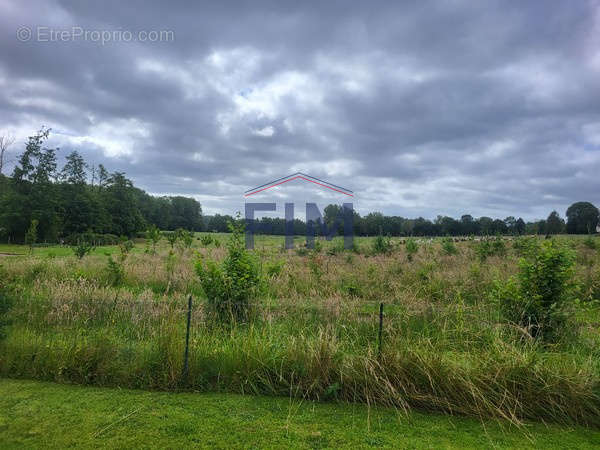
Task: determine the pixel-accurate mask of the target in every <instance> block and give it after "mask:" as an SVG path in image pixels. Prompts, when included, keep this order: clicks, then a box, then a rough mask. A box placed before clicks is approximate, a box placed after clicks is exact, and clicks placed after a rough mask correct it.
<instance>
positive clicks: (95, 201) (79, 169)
mask: <svg viewBox="0 0 600 450" xmlns="http://www.w3.org/2000/svg"><path fill="white" fill-rule="evenodd" d="M49 131H50V130H49V129H46V130H41V131H40V132H38V133H37V134H36V135H34V136H31V137H29V139H28V142H27V144H26V146H25V150H24V151H23V153H22V154H21V155H20V156H19V157H18V159H17V162H16V165H15V168H14V170H13V172H12V175H11V176H4V175H2V173H0V239H1V240H3V241H5V242H6V241H9V242H24V240H25V237H26V234H27V231H28V230H29V229H30V227H31V225H32V223H35V224H36V233H37V240H38V242H60V241H61V240H63V239H65V238H67V237H68V236H71V235H75V234H78V233H97V234H112V235H116V236H133V235H135V234H136V233H137V232H140V231H144V230H146V229H147V227H148V226H150V225H155V226H157V227H158V228H160V229H162V230H174V229H177V228H183V229H187V230H190V231H200V230H201V229H202V209H201V206H200V203H198V201H196V200H195V199H193V198H187V197H179V196H175V197H154V196H151V195H149V194H147V193H146V192H144V191H143V190H141V189H139V188H136V187H135V186H134V185H133V183H132V181H131V180H129V179H128V178H127V177H126V176H125V174H124V173H122V172H113V173H109V172H108V171H107V170H106V168H105V167H104V166H103V165H101V164H100V165H98V167H97V168H96V167H90V165H89V164H88V163H87V162H86V161H85V160H84V159H83V157H82V156H81V155H80V154H79V153H78V152H76V151H74V152H72V153H70V154H69V155H68V156H67V157H66V163H65V164H64V166H63V167H62V168H61V169H59V168H58V163H57V157H56V154H57V151H58V149H56V148H46V147H45V146H44V142H45V141H46V139H47V138H48V135H49Z"/></svg>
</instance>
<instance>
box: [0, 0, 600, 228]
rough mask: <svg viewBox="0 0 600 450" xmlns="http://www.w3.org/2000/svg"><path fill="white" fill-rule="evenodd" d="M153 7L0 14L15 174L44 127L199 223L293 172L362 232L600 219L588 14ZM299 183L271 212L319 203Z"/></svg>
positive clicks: (15, 3)
mask: <svg viewBox="0 0 600 450" xmlns="http://www.w3.org/2000/svg"><path fill="white" fill-rule="evenodd" d="M156 3H157V5H156V6H151V5H150V2H146V1H135V0H134V1H127V2H124V1H107V0H103V1H101V2H99V1H94V2H92V1H87V2H84V1H80V0H70V1H67V0H63V1H59V0H56V1H44V2H36V1H22V0H2V1H0V130H3V131H4V132H5V133H7V132H9V133H12V134H13V135H15V136H16V138H17V139H16V143H15V145H14V146H13V148H12V150H13V155H12V157H13V158H14V156H15V154H16V153H17V152H19V151H22V148H23V142H24V141H25V139H26V136H28V135H30V134H32V133H33V132H35V131H36V130H37V129H39V128H40V127H41V126H42V125H44V126H47V127H51V128H52V129H53V133H52V138H51V141H50V143H49V144H50V145H52V146H59V147H60V149H61V150H60V153H61V154H62V155H63V156H64V154H66V153H68V152H69V151H71V150H78V151H80V152H81V153H82V154H84V155H85V157H86V159H87V160H88V161H90V163H95V164H98V163H103V164H104V165H105V166H106V167H107V168H108V169H109V170H119V171H125V172H126V173H127V174H128V176H129V177H130V178H132V179H133V180H134V182H135V183H136V185H138V186H140V187H142V188H143V189H145V190H147V191H148V192H151V193H154V194H182V195H190V196H194V197H196V198H197V199H199V200H200V201H201V203H202V206H203V209H204V211H205V212H207V213H214V212H221V213H232V212H234V211H236V210H241V209H243V204H244V201H245V200H244V197H243V192H244V191H245V190H247V189H249V188H252V187H254V186H257V185H260V184H263V183H266V182H268V181H270V180H272V179H275V178H279V177H282V176H285V175H287V174H290V173H292V172H296V171H302V172H306V173H308V174H310V175H314V176H316V177H319V178H324V179H326V180H328V181H331V182H332V183H335V184H338V185H341V186H344V187H347V188H349V189H352V190H353V191H354V192H355V193H356V196H355V199H354V203H355V207H356V209H358V210H359V212H361V213H366V212H368V211H372V210H377V211H381V212H384V213H386V214H397V215H402V216H405V217H416V216H418V215H422V216H424V217H428V218H433V217H435V216H436V215H437V214H447V215H452V216H455V217H456V216H460V215H461V214H464V213H470V214H472V215H474V216H481V215H490V216H492V217H501V218H503V217H505V216H508V215H515V216H522V217H524V218H526V219H533V218H538V217H545V216H547V214H548V213H549V212H550V211H551V210H552V209H557V210H559V212H560V213H561V214H562V215H564V211H565V209H566V207H567V206H568V205H569V204H570V203H572V202H574V201H578V200H587V201H592V202H594V203H595V204H596V205H599V204H600V178H599V176H598V174H599V173H600V2H598V1H585V0H577V1H546V0H544V1H527V0H518V1H507V0H503V1H498V2H484V1H458V0H447V1H437V2H426V1H422V0H419V1H415V2H398V1H389V2H375V1H364V2H347V1H339V2H334V1H331V2H325V1H315V2H308V1H302V2H284V1H281V0H273V1H260V0H255V1H247V2H239V3H237V2H236V3H234V2H231V3H230V2H226V1H220V2H210V3H209V2H191V1H190V2H178V1H169V2H161V4H160V5H158V2H156ZM350 5H352V6H350ZM23 27H26V28H25V29H23ZM27 30H29V31H31V34H30V35H28V34H27ZM100 31H104V32H105V35H104V36H105V37H106V38H108V39H105V42H101V41H99V40H98V32H100ZM59 32H65V33H63V34H62V36H61V37H57V36H56V33H59ZM106 32H110V33H111V36H110V37H109V36H108V35H107V34H106ZM152 32H153V34H151V33H152ZM161 32H163V33H162V36H161V35H160V33H161ZM51 33H54V35H52V34H51ZM82 33H87V36H86V35H81V34H82ZM144 33H145V34H144ZM304 184H308V183H304ZM304 184H302V181H299V180H296V181H294V182H291V183H287V184H286V185H285V186H281V187H280V188H278V190H277V191H276V192H271V193H270V195H271V197H276V198H277V199H278V200H281V201H283V199H285V198H295V199H300V198H304V197H310V196H313V197H314V196H317V197H318V196H320V195H322V194H321V193H320V191H319V188H318V187H315V186H305V185H304ZM315 191H316V192H315ZM258 197H260V196H257V198H256V200H257V201H260V200H263V201H264V200H270V198H267V197H266V196H263V197H262V198H258ZM333 200H337V201H339V202H340V203H341V202H342V201H344V200H346V199H343V198H334V199H333ZM281 209H282V212H281V215H282V216H283V206H281Z"/></svg>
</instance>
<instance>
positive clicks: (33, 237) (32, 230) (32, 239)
mask: <svg viewBox="0 0 600 450" xmlns="http://www.w3.org/2000/svg"><path fill="white" fill-rule="evenodd" d="M38 223H39V222H38V220H36V219H33V220H32V221H31V224H30V225H29V229H28V230H27V233H25V244H26V245H27V246H29V253H30V254H31V253H33V246H34V245H35V243H36V242H37V227H38Z"/></svg>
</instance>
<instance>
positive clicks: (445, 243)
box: [442, 238, 458, 255]
mask: <svg viewBox="0 0 600 450" xmlns="http://www.w3.org/2000/svg"><path fill="white" fill-rule="evenodd" d="M442 252H443V253H444V254H446V255H456V254H457V253H458V248H456V245H454V241H453V240H452V239H451V238H444V239H442Z"/></svg>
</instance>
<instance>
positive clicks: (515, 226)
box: [204, 202, 600, 236]
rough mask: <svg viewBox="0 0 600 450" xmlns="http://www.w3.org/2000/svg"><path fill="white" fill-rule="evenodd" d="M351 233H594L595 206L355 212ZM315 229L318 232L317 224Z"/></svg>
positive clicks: (335, 212) (268, 224)
mask: <svg viewBox="0 0 600 450" xmlns="http://www.w3.org/2000/svg"><path fill="white" fill-rule="evenodd" d="M341 211H342V207H341V206H340V205H328V206H326V207H325V209H324V210H323V214H322V222H324V223H325V224H326V225H327V227H331V226H334V224H335V222H336V217H339V216H340V214H341ZM353 214H354V217H353V228H354V230H353V232H354V235H355V236H376V235H379V234H382V235H387V236H470V235H475V236H485V235H496V234H501V235H520V234H542V235H552V234H563V233H569V234H589V233H595V232H596V227H597V225H598V222H599V217H600V213H599V211H598V209H597V208H596V207H595V206H594V205H593V204H591V203H589V202H577V203H573V204H572V205H571V206H570V207H569V208H568V209H567V211H566V218H567V220H566V221H565V220H564V219H563V218H562V217H561V216H560V214H559V213H558V212H557V211H552V212H551V213H550V214H549V215H548V217H547V218H546V219H542V220H537V221H531V222H525V221H524V220H523V219H522V218H520V217H519V218H515V217H513V216H509V217H506V218H505V219H492V218H491V217H485V216H484V217H479V218H474V217H473V216H471V215H469V214H465V215H463V216H461V217H460V219H455V218H452V217H448V216H437V218H436V219H435V220H433V221H432V220H428V219H424V218H423V217H419V218H416V219H408V218H404V217H400V216H386V215H383V214H381V213H379V212H372V213H369V214H367V215H366V216H364V217H363V216H361V215H360V214H358V213H357V212H356V211H354V213H353ZM232 220H233V218H232V217H231V216H229V215H220V214H215V215H214V216H205V217H204V226H205V229H206V230H207V231H216V232H226V231H228V228H227V224H228V222H229V221H232ZM252 226H253V227H254V229H255V232H257V233H259V234H260V233H263V234H274V235H284V234H285V219H284V218H279V217H263V218H260V219H255V220H254V223H253V225H252ZM293 227H294V234H296V235H305V234H306V223H305V222H304V221H302V220H300V219H294V223H293ZM316 229H317V230H318V231H319V234H323V233H322V232H321V227H320V223H319V224H317V226H316ZM336 231H337V233H338V234H340V235H342V234H343V232H344V227H343V224H342V223H338V224H337V230H336Z"/></svg>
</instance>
